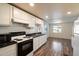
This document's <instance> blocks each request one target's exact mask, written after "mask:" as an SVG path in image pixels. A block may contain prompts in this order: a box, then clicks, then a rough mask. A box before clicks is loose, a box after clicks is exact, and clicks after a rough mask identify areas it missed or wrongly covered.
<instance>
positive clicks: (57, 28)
mask: <svg viewBox="0 0 79 59" xmlns="http://www.w3.org/2000/svg"><path fill="white" fill-rule="evenodd" d="M61 32H62V27H61V26H53V33H61Z"/></svg>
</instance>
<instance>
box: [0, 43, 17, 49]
mask: <svg viewBox="0 0 79 59" xmlns="http://www.w3.org/2000/svg"><path fill="white" fill-rule="evenodd" d="M12 44H16V42H14V41H12V42H7V43H2V44H0V48H3V47H7V46H10V45H12Z"/></svg>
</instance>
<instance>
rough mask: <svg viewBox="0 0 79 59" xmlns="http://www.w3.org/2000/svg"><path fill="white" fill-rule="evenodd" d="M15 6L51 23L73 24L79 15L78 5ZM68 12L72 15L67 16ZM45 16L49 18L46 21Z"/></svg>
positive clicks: (23, 4) (41, 4)
mask: <svg viewBox="0 0 79 59" xmlns="http://www.w3.org/2000/svg"><path fill="white" fill-rule="evenodd" d="M14 5H17V6H19V7H21V8H22V9H24V10H26V11H29V12H31V13H33V14H35V15H37V16H39V17H41V18H43V19H45V20H47V21H48V22H49V23H57V22H58V23H59V22H72V21H74V20H75V19H76V18H77V16H78V15H79V4H78V3H35V6H34V7H31V6H30V5H29V4H28V3H14ZM68 11H71V14H70V15H68V14H67V12H68ZM45 16H48V17H49V18H48V19H46V17H45Z"/></svg>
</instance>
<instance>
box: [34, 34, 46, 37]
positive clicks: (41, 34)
mask: <svg viewBox="0 0 79 59" xmlns="http://www.w3.org/2000/svg"><path fill="white" fill-rule="evenodd" d="M42 35H45V34H37V35H33V38H36V37H39V36H42Z"/></svg>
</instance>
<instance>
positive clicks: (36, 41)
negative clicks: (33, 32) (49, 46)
mask: <svg viewBox="0 0 79 59" xmlns="http://www.w3.org/2000/svg"><path fill="white" fill-rule="evenodd" d="M37 49H38V38H34V39H33V50H34V51H36V50H37Z"/></svg>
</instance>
